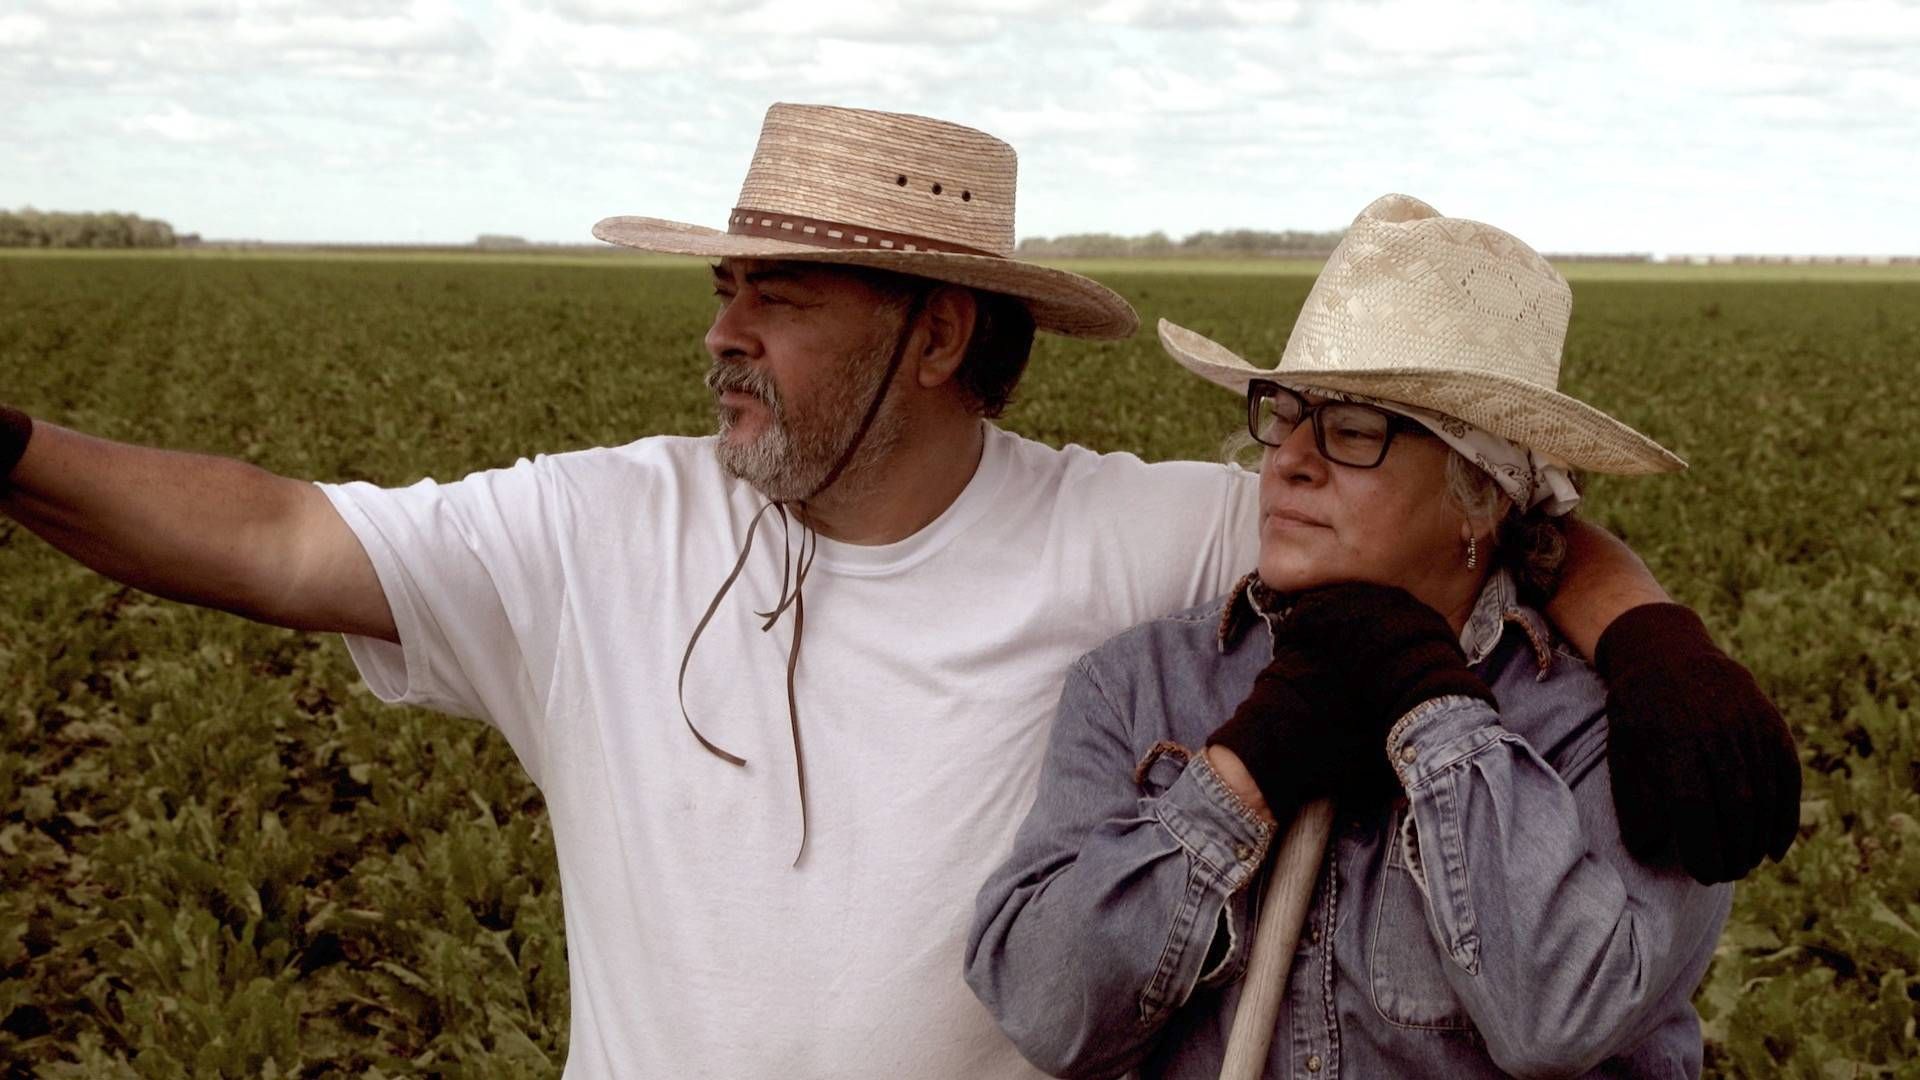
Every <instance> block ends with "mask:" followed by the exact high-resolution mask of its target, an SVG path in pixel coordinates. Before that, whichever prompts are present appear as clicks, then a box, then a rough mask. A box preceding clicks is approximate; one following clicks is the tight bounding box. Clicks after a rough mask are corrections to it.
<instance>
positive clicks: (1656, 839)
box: [1594, 604, 1800, 885]
mask: <svg viewBox="0 0 1920 1080" xmlns="http://www.w3.org/2000/svg"><path fill="white" fill-rule="evenodd" d="M1594 666H1595V667H1596V668H1598V669H1599V672H1600V675H1601V677H1602V678H1604V679H1605V680H1606V681H1607V722H1608V725H1609V734H1608V750H1607V759H1608V765H1609V767H1610V768H1611V769H1612V772H1613V803H1614V810H1615V812H1616V813H1617V814H1618V815H1619V818H1620V838H1621V839H1622V840H1623V841H1625V843H1626V846H1627V850H1628V851H1629V852H1631V853H1632V854H1633V856H1634V858H1636V859H1639V860H1640V861H1641V862H1647V863H1651V862H1655V861H1659V860H1663V859H1673V858H1677V859H1678V860H1679V863H1680V865H1681V866H1683V867H1685V868H1686V871H1687V873H1689V874H1691V875H1693V877H1694V878H1695V879H1696V880H1698V881H1700V882H1701V883H1702V884H1707V885H1711V884H1714V883H1716V882H1721V881H1734V880H1736V879H1739V878H1742V877H1745V876H1746V875H1747V873H1748V872H1749V871H1751V870H1752V869H1753V868H1754V867H1755V866H1758V865H1759V864H1760V860H1761V858H1762V857H1763V856H1767V855H1771V856H1773V858H1774V859H1776V860H1778V859H1780V858H1782V857H1783V856H1785V855H1786V853H1787V847H1788V846H1789V845H1791V844H1792V843H1793V839H1794V836H1795V835H1796V834H1797V833H1798V832H1799V827H1800V758H1799V755H1798V754H1797V753H1796V752H1795V750H1794V743H1793V733H1792V732H1790V731H1788V730H1787V725H1786V722H1785V721H1783V720H1782V719H1781V718H1780V713H1779V711H1778V710H1776V709H1775V708H1774V707H1773V703H1772V702H1770V701H1768V700H1767V697H1766V695H1765V694H1763V693H1761V692H1760V687H1759V686H1758V685H1757V684H1755V682H1754V681H1753V676H1752V675H1751V674H1749V673H1748V672H1747V669H1746V668H1744V667H1741V666H1740V665H1739V664H1738V663H1735V662H1734V661H1733V660H1732V659H1731V658H1729V657H1728V656H1727V654H1726V653H1723V652H1721V651H1720V650H1719V649H1718V648H1717V647H1715V645H1714V644H1713V639H1712V638H1710V637H1709V636H1708V635H1707V628H1706V627H1705V626H1704V625H1702V624H1701V622H1700V619H1699V617H1698V616H1696V615H1694V613H1693V612H1691V611H1689V610H1687V609H1686V608H1684V607H1681V606H1680V605H1678V604H1646V605H1642V606H1640V607H1637V608H1634V609H1633V610H1632V611H1629V612H1627V613H1626V614H1625V615H1622V616H1620V617H1619V618H1618V619H1616V620H1614V622H1613V624H1612V625H1611V626H1609V627H1608V628H1607V630H1606V632H1605V633H1604V634H1602V635H1601V636H1600V642H1599V646H1598V647H1597V648H1596V649H1595V651H1594Z"/></svg>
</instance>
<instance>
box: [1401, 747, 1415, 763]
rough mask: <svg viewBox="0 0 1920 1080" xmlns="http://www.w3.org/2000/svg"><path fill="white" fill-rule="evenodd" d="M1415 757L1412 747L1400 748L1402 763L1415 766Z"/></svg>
mask: <svg viewBox="0 0 1920 1080" xmlns="http://www.w3.org/2000/svg"><path fill="white" fill-rule="evenodd" d="M1415 756H1416V755H1415V754H1414V752H1413V747H1411V746H1403V747H1401V748H1400V760H1401V761H1404V762H1406V763H1407V764H1409V765H1411V764H1413V759H1414V757H1415Z"/></svg>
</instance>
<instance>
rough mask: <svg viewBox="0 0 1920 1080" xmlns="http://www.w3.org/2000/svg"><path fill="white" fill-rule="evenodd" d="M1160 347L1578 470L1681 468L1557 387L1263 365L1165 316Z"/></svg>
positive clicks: (1184, 360) (1203, 370)
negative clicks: (1498, 442) (1383, 405)
mask: <svg viewBox="0 0 1920 1080" xmlns="http://www.w3.org/2000/svg"><path fill="white" fill-rule="evenodd" d="M1159 332H1160V345H1161V347H1162V348H1164V349H1165V350H1166V351H1167V355H1169V356H1171V357H1173V359H1174V360H1175V361H1177V362H1178V363H1179V364H1180V366H1181V367H1184V368H1186V369H1187V370H1188V371H1191V372H1193V373H1194V374H1195V375H1198V376H1200V377H1201V378H1203V379H1205V380H1207V381H1208V382H1211V383H1214V384H1216V385H1219V386H1224V387H1226V388H1227V389H1228V390H1232V391H1234V392H1236V393H1240V394H1245V393H1246V391H1247V384H1248V383H1249V382H1251V381H1252V380H1254V379H1271V380H1273V381H1274V382H1277V383H1281V384H1283V385H1286V386H1289V387H1293V388H1295V389H1303V388H1304V389H1315V388H1317V389H1321V390H1338V391H1341V392H1343V393H1348V394H1363V395H1365V396H1367V397H1372V398H1378V399H1380V400H1381V401H1391V402H1397V403H1400V404H1404V405H1417V406H1420V407H1421V408H1426V409H1432V410H1434V411H1435V412H1440V413H1445V414H1446V415H1448V416H1452V417H1457V418H1458V419H1461V420H1465V421H1466V422H1467V423H1469V424H1472V425H1474V426H1475V427H1478V428H1480V429H1481V430H1483V431H1490V432H1492V433H1493V434H1495V435H1499V436H1501V437H1503V438H1506V439H1509V440H1511V441H1513V442H1515V443H1518V444H1519V445H1521V446H1525V447H1529V448H1531V449H1534V450H1538V451H1540V452H1541V453H1543V454H1550V455H1552V456H1554V457H1557V458H1559V459H1560V460H1562V461H1565V462H1566V463H1567V464H1569V465H1571V466H1573V467H1574V468H1578V469H1585V470H1587V471H1590V472H1598V473H1615V474H1621V475H1645V474H1650V473H1664V472H1678V471H1680V470H1682V469H1685V468H1686V467H1687V463H1686V462H1684V461H1682V460H1680V458H1678V457H1677V456H1675V455H1674V454H1673V453H1672V452H1671V451H1669V450H1667V449H1666V448H1665V447H1663V446H1661V445H1660V444H1659V443H1657V442H1654V441H1653V440H1652V439H1649V438H1647V437H1646V436H1645V435H1642V434H1640V433H1639V432H1637V431H1635V430H1633V429H1632V428H1630V427H1628V426H1627V425H1625V424H1622V423H1621V422H1620V421H1618V420H1615V419H1614V418H1613V417H1611V416H1608V415H1607V414H1605V413H1603V412H1601V411H1600V410H1598V409H1595V408H1594V407H1592V406H1591V405H1588V404H1586V403H1585V402H1583V401H1579V400H1577V399H1575V398H1571V397H1568V396H1567V395H1565V394H1562V393H1559V392H1558V391H1555V390H1549V389H1547V388H1546V387H1543V386H1539V385H1537V384H1535V383H1530V382H1526V381H1524V380H1521V379H1516V378H1513V377H1511V376H1506V375H1499V374H1495V373H1492V372H1483V371H1470V370H1454V371H1435V370H1433V369H1430V368H1421V369H1408V368H1376V369H1371V370H1369V369H1365V368H1360V369H1347V370H1340V371H1325V370H1286V371H1283V370H1278V369H1268V368H1257V367H1254V366H1253V365H1252V364H1249V363H1247V362H1246V361H1245V360H1243V359H1241V358H1240V357H1239V356H1238V355H1237V354H1235V353H1234V352H1233V351H1232V350H1231V349H1228V348H1227V347H1226V346H1224V345H1221V344H1220V343H1218V342H1216V341H1214V340H1213V339H1211V338H1209V337H1206V336H1205V335H1202V334H1197V333H1195V332H1193V331H1192V330H1189V329H1187V328H1186V327H1184V326H1180V325H1178V324H1176V323H1171V322H1168V321H1167V320H1165V319H1161V320H1160V325H1159Z"/></svg>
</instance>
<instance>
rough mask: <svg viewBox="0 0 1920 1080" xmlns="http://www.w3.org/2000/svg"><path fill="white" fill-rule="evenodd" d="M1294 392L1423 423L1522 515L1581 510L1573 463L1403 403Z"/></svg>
mask: <svg viewBox="0 0 1920 1080" xmlns="http://www.w3.org/2000/svg"><path fill="white" fill-rule="evenodd" d="M1290 389H1293V390H1296V391H1299V392H1300V393H1303V394H1313V395H1315V396H1318V397H1324V398H1330V399H1332V400H1335V401H1352V402H1356V403H1358V404H1361V405H1372V406H1373V407H1375V408H1377V409H1385V410H1386V411H1387V412H1390V413H1396V414H1398V415H1400V416H1404V417H1406V418H1407V419H1409V420H1416V421H1418V422H1419V423H1420V426H1422V427H1424V428H1426V429H1427V430H1428V431H1431V432H1433V433H1434V434H1435V435H1437V436H1439V437H1440V440H1441V441H1442V442H1444V443H1446V444H1447V445H1448V446H1450V447H1452V448H1453V449H1454V450H1456V451H1458V452H1459V454H1460V456H1461V457H1463V458H1466V459H1467V460H1468V461H1469V462H1472V463H1473V464H1474V465H1475V466H1476V467H1478V468H1479V469H1480V470H1481V471H1482V472H1484V473H1486V474H1487V475H1488V476H1491V477H1493V482H1494V483H1496V484H1498V485H1500V490H1501V491H1503V492H1505V493H1506V496H1507V498H1509V499H1512V500H1513V502H1514V505H1515V506H1518V507H1520V508H1521V509H1522V510H1531V509H1533V508H1534V507H1536V506H1538V507H1541V508H1542V510H1543V511H1544V512H1545V513H1546V515H1547V516H1548V517H1559V516H1560V515H1562V514H1567V513H1571V512H1572V510H1573V508H1574V507H1575V506H1578V505H1579V504H1580V492H1579V490H1578V489H1576V488H1575V487H1574V486H1573V477H1572V475H1571V474H1570V471H1569V469H1568V467H1567V463H1566V462H1564V461H1561V460H1560V459H1559V458H1557V457H1554V456H1552V455H1551V454H1543V453H1541V452H1540V451H1538V450H1533V449H1529V448H1528V447H1524V446H1521V445H1519V444H1518V443H1515V442H1513V441H1512V440H1510V439H1506V438H1503V437H1501V436H1499V435H1495V434H1494V433H1493V432H1491V431H1482V430H1481V429H1479V428H1477V427H1474V426H1473V425H1472V424H1469V423H1467V422H1466V421H1465V420H1460V419H1457V418H1455V417H1452V416H1448V415H1446V414H1445V413H1438V412H1434V411H1433V410H1432V409H1423V408H1421V407H1419V406H1418V405H1403V404H1401V403H1400V402H1397V401H1382V400H1380V399H1379V398H1370V397H1367V396H1366V395H1365V394H1349V393H1346V392H1344V391H1340V390H1322V389H1319V388H1318V387H1310V386H1291V387H1290Z"/></svg>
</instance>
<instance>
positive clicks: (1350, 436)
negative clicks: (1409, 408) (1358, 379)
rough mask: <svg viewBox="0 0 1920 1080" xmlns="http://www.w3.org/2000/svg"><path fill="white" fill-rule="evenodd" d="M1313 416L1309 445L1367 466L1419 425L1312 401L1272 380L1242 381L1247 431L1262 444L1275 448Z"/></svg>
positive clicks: (1366, 409)
mask: <svg viewBox="0 0 1920 1080" xmlns="http://www.w3.org/2000/svg"><path fill="white" fill-rule="evenodd" d="M1309 417H1311V418H1312V419H1313V445H1314V446H1315V447H1317V448H1319V450H1320V456H1321V457H1324V458H1326V459H1327V460H1328V461H1331V462H1334V463H1335V464H1338V465H1349V466H1352V467H1353V468H1356V469H1371V468H1373V467H1375V466H1377V465H1379V464H1380V463H1381V462H1382V461H1385V460H1386V459H1387V447H1389V446H1391V445H1393V437H1394V436H1395V435H1396V434H1398V433H1400V432H1402V431H1418V430H1420V425H1419V424H1418V423H1417V422H1415V421H1413V420H1409V419H1407V418H1406V417H1404V416H1399V415H1396V414H1394V413H1390V412H1387V411H1386V410H1385V409H1376V408H1374V407H1373V406H1371V405H1361V404H1358V403H1356V402H1351V401H1323V402H1321V403H1320V404H1318V405H1315V404H1312V403H1311V402H1309V401H1308V400H1307V399H1306V398H1304V397H1301V396H1300V395H1299V394H1297V393H1294V392H1293V391H1292V390H1289V389H1287V388H1286V387H1284V386H1281V385H1280V384H1279V383H1276V382H1269V381H1267V380H1266V379H1254V380H1253V381H1251V382H1249V383H1248V384H1247V431H1248V432H1249V433H1251V434H1252V435H1253V438H1254V441H1256V442H1258V443H1260V445H1262V446H1279V445H1280V444H1281V443H1284V442H1286V441H1287V436H1289V435H1291V434H1293V429H1294V428H1297V427H1299V426H1300V423H1301V421H1303V420H1306V419H1307V418H1309Z"/></svg>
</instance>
